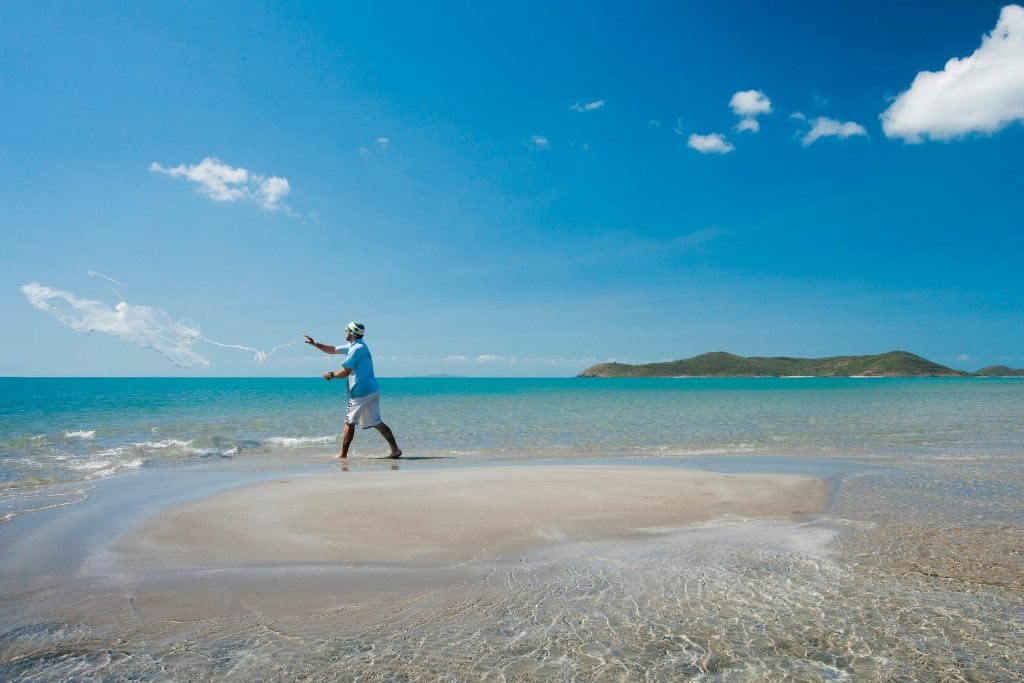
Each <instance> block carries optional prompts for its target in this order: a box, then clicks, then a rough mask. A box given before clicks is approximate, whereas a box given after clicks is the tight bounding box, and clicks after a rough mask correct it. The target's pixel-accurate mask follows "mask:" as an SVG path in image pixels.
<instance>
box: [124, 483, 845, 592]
mask: <svg viewBox="0 0 1024 683" xmlns="http://www.w3.org/2000/svg"><path fill="white" fill-rule="evenodd" d="M826 498H827V487H826V485H825V484H824V483H823V482H821V481H820V480H816V479H813V478H810V477H801V476H793V475H781V474H721V473H713V472H703V471H692V470H681V469H676V468H672V469H669V468H652V467H604V466H588V467H554V466H543V467H524V466H515V467H501V466H497V467H484V468H464V469H462V468H460V469H453V470H444V471H435V472H423V471H413V472H404V471H402V472H363V473H358V474H348V475H337V476H299V477H282V478H280V479H277V480H275V481H272V482H268V483H261V484H256V485H251V486H246V487H244V488H240V489H236V490H230V491H227V492H223V493H218V494H215V495H212V496H209V497H207V498H205V499H203V500H200V501H196V502H190V503H187V504H184V505H179V506H176V507H173V508H171V509H168V510H164V511H163V512H162V513H161V514H159V515H156V516H153V517H152V518H150V519H148V520H146V521H145V522H143V523H142V524H140V525H139V526H138V527H137V528H135V529H134V530H133V531H131V532H130V533H128V534H127V535H125V536H123V537H122V538H120V539H118V540H117V541H115V542H114V543H113V544H112V546H111V548H110V551H111V554H110V560H111V561H112V564H113V566H114V567H116V568H118V569H120V570H122V571H123V570H130V571H142V572H144V571H149V570H157V569H158V570H160V571H191V570H203V569H226V568H240V567H271V566H281V565H289V564H292V565H295V564H298V565H308V564H322V563H340V564H343V565H345V566H349V567H358V566H366V565H389V566H401V567H422V568H424V569H426V568H430V567H441V566H451V565H457V564H462V563H466V562H470V561H473V560H478V559H484V558H499V557H504V556H508V555H510V554H515V553H521V552H525V551H530V550H536V549H540V548H544V547H548V546H552V545H556V544H559V543H565V542H572V541H579V540H586V539H590V538H599V537H626V536H636V535H638V534H650V533H651V532H652V530H665V529H673V528H674V529H678V528H680V527H683V526H686V525H689V524H693V523H695V522H701V521H705V520H709V519H714V518H718V517H722V516H726V515H732V516H741V517H772V518H786V519H792V518H794V517H799V516H801V515H806V514H809V513H813V512H817V511H819V510H821V508H822V507H823V505H824V504H825V501H826Z"/></svg>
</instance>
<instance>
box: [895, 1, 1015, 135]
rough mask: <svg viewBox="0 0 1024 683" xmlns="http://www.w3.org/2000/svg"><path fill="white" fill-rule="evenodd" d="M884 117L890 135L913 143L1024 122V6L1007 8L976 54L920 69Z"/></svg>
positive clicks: (982, 131)
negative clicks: (939, 67)
mask: <svg viewBox="0 0 1024 683" xmlns="http://www.w3.org/2000/svg"><path fill="white" fill-rule="evenodd" d="M880 118H881V119H882V129H883V130H884V131H885V134H886V135H887V136H888V137H890V138H900V139H903V140H904V141H906V142H912V143H916V142H921V141H922V139H924V138H926V137H927V138H931V139H933V140H951V139H953V138H957V137H962V136H965V135H968V134H970V133H985V134H991V133H995V132H996V131H998V130H1000V129H1002V128H1004V127H1006V126H1007V125H1009V124H1010V123H1012V122H1014V121H1024V8H1022V7H1020V6H1019V5H1007V6H1006V7H1003V9H1002V11H1001V12H1000V14H999V21H998V23H997V24H996V27H995V29H993V31H992V33H991V34H989V35H986V36H984V37H983V38H982V40H981V46H980V47H979V48H978V49H977V50H975V51H974V54H972V55H970V56H969V57H964V58H963V59H956V58H954V59H950V60H949V61H948V62H946V66H945V68H944V69H943V70H942V71H937V72H936V71H922V72H920V73H918V74H917V76H916V77H915V78H914V81H913V83H911V84H910V88H909V89H908V90H906V91H905V92H903V93H901V94H900V95H899V96H898V97H896V99H895V100H894V101H893V103H892V105H891V106H890V107H889V108H888V109H886V110H885V111H884V112H882V114H881V117H880Z"/></svg>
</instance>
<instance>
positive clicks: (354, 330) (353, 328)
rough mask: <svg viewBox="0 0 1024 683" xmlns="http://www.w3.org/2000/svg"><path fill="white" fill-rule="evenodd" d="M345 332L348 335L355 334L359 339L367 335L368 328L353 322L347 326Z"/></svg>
mask: <svg viewBox="0 0 1024 683" xmlns="http://www.w3.org/2000/svg"><path fill="white" fill-rule="evenodd" d="M345 332H346V333H348V334H354V335H355V336H357V337H362V336H363V335H364V334H366V328H365V327H363V324H362V323H357V322H354V321H353V322H350V323H349V324H348V325H345Z"/></svg>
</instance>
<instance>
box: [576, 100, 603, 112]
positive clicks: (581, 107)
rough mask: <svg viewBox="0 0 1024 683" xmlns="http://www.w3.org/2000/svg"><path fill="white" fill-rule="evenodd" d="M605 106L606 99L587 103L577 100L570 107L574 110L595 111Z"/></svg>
mask: <svg viewBox="0 0 1024 683" xmlns="http://www.w3.org/2000/svg"><path fill="white" fill-rule="evenodd" d="M603 106H604V100H597V101H594V102H588V103H586V104H583V103H581V102H577V103H576V104H574V105H572V106H571V107H569V109H572V110H573V111H594V110H595V109H600V108H601V107H603Z"/></svg>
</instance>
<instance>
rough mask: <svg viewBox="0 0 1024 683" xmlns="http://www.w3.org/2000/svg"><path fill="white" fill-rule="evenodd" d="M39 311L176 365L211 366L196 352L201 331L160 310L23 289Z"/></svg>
mask: <svg viewBox="0 0 1024 683" xmlns="http://www.w3.org/2000/svg"><path fill="white" fill-rule="evenodd" d="M19 289H20V290H21V291H22V293H24V294H25V296H26V297H27V298H28V300H29V303H31V304H32V305H33V306H35V307H36V308H39V309H41V310H44V311H47V312H48V313H50V314H52V315H53V316H54V317H55V318H57V319H58V320H60V321H61V322H62V323H64V324H65V325H67V326H68V327H70V328H72V329H74V330H78V331H79V332H86V333H92V332H99V333H100V334H109V335H110V336H112V337H117V338H118V339H123V340H125V341H129V342H132V343H133V344H136V345H138V346H141V347H142V348H146V349H153V350H154V351H156V352H157V353H160V354H162V355H163V356H164V357H165V358H167V359H168V360H170V361H171V362H172V363H174V364H175V365H178V366H180V367H183V368H186V367H191V366H195V365H200V366H207V365H209V364H210V363H209V361H207V360H206V359H205V358H203V357H202V356H201V355H199V354H198V353H196V352H195V351H194V350H192V343H193V342H194V341H195V340H196V339H199V338H200V332H199V328H198V327H196V326H195V325H191V324H188V323H185V322H179V321H175V320H173V319H172V318H171V317H170V316H169V315H167V313H165V312H164V311H162V310H160V309H159V308H151V307H149V306H132V305H130V304H128V303H127V302H125V301H120V302H118V304H117V305H116V306H114V307H113V308H111V307H110V306H109V305H107V304H104V303H101V302H99V301H90V300H88V299H79V298H78V297H76V296H75V295H74V294H69V293H68V292H63V291H61V290H59V289H54V288H52V287H47V286H45V285H41V284H39V283H37V282H32V283H29V284H27V285H22V286H21V287H19Z"/></svg>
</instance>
